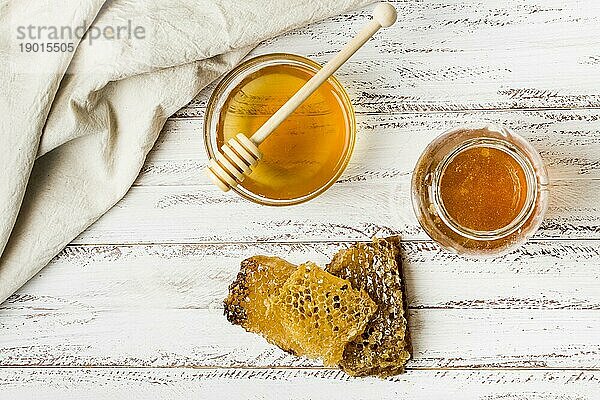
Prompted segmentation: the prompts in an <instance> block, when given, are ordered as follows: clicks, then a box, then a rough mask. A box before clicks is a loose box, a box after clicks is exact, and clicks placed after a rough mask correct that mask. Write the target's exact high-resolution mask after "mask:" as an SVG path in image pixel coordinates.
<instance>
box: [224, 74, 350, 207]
mask: <svg viewBox="0 0 600 400" xmlns="http://www.w3.org/2000/svg"><path fill="white" fill-rule="evenodd" d="M312 76H313V73H312V72H311V71H308V70H306V69H305V68H302V67H299V66H294V65H273V66H267V67H264V68H262V69H260V70H259V71H256V72H255V73H253V74H251V75H250V76H248V77H247V78H246V79H244V80H243V81H242V82H240V84H239V85H238V86H237V87H236V88H235V89H234V90H233V91H232V94H231V95H230V97H229V98H228V99H227V101H226V103H225V105H224V106H223V108H222V111H221V114H220V115H219V123H218V126H217V143H218V145H219V147H220V146H222V145H223V143H224V142H226V141H227V140H229V139H230V138H232V137H233V136H235V135H237V134H238V133H243V134H245V135H246V136H248V137H249V136H251V135H252V134H253V133H254V132H255V131H256V130H258V128H260V127H261V126H262V125H263V124H264V122H265V121H267V119H269V117H270V116H271V115H273V114H274V113H275V112H276V111H277V110H278V109H279V108H280V107H281V106H282V105H283V104H284V103H285V102H286V101H287V100H288V99H289V98H290V97H292V95H293V94H294V93H295V92H297V91H298V89H300V88H301V87H302V86H303V85H304V83H306V82H307V81H308V80H309V79H310V78H311V77H312ZM342 99H343V97H342V95H341V94H340V93H338V92H337V90H336V89H335V87H334V86H333V85H331V84H330V83H329V82H325V83H324V84H323V85H321V87H320V88H319V89H318V90H317V91H316V92H315V93H314V94H313V95H312V96H311V97H309V98H308V100H306V101H305V102H304V103H303V104H302V105H301V106H300V108H298V109H297V110H296V111H295V112H294V113H293V114H292V115H291V116H290V117H288V118H287V120H286V121H284V122H283V123H282V124H281V125H280V126H279V127H278V128H277V129H276V130H275V131H274V132H273V133H272V134H271V136H269V137H268V138H267V139H266V140H265V141H264V142H263V144H262V145H261V146H260V149H261V151H262V152H263V159H262V160H261V162H260V163H259V165H258V166H257V167H256V169H255V170H254V171H253V172H252V174H251V175H250V176H249V177H247V178H246V179H245V180H244V181H243V182H242V183H241V186H243V187H244V188H246V189H247V190H249V191H251V192H253V193H256V194H258V195H261V196H264V197H267V198H270V199H278V200H290V199H296V198H299V197H303V196H305V195H308V194H310V193H313V192H315V191H316V190H318V189H320V188H321V187H322V186H324V185H326V184H327V183H328V182H329V180H330V179H331V178H332V177H333V176H334V175H335V173H336V171H337V170H338V169H339V167H340V164H342V163H343V160H344V158H345V154H346V152H347V150H348V147H349V145H350V137H349V135H350V126H349V125H350V122H349V121H348V118H347V115H346V113H345V112H344V102H343V100H342Z"/></svg>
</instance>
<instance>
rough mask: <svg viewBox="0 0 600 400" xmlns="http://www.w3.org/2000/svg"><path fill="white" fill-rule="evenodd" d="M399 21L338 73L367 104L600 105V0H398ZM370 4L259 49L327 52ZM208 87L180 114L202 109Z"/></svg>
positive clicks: (432, 107)
mask: <svg viewBox="0 0 600 400" xmlns="http://www.w3.org/2000/svg"><path fill="white" fill-rule="evenodd" d="M395 4H396V6H397V8H398V10H399V18H398V22H397V23H396V24H395V25H394V26H393V27H391V28H390V29H389V30H387V31H386V32H382V33H380V34H379V35H378V36H377V37H376V38H375V39H374V40H373V41H371V42H369V43H367V45H366V47H365V48H363V49H362V50H361V51H360V52H359V53H358V54H357V55H356V56H355V57H354V58H352V59H351V60H350V61H349V62H348V64H346V65H344V67H343V68H342V69H340V71H338V72H337V74H336V75H337V76H338V77H339V78H340V80H341V81H342V83H343V84H344V85H345V86H346V87H347V88H348V91H349V92H350V94H351V98H352V101H353V103H354V105H355V107H356V109H357V111H359V112H370V113H373V112H375V113H388V112H392V113H393V112H405V111H445V110H465V109H469V110H472V109H475V110H480V109H505V108H510V109H521V108H527V109H531V108H572V107H577V108H581V107H598V106H599V105H600V68H598V66H599V65H600V40H599V39H598V38H599V37H600V4H599V3H598V2H597V1H594V0H585V1H583V0H581V1H564V0H545V1H521V0H507V1H500V0H492V1H471V2H464V1H458V0H427V1H413V0H405V1H397V2H395ZM366 18H368V12H363V13H360V14H356V13H351V14H348V15H345V16H340V17H337V18H334V19H332V20H328V21H326V22H323V23H320V24H313V25H311V26H309V27H306V28H303V29H301V30H298V31H295V32H292V33H290V34H288V35H283V36H281V37H278V38H275V39H273V40H270V41H268V42H267V43H266V44H265V45H263V46H260V47H259V48H258V49H257V50H256V51H255V52H254V54H262V53H269V52H274V51H282V52H295V53H298V54H301V55H307V56H310V57H313V58H315V59H316V60H317V61H320V62H322V63H323V62H325V61H326V60H328V59H329V58H331V57H332V54H334V53H335V52H337V50H339V48H340V47H341V46H342V45H343V44H344V43H345V42H347V41H348V39H349V38H350V37H352V36H353V34H354V33H355V32H356V31H357V29H358V28H359V27H360V26H361V24H362V23H363V22H364V20H365V19H366ZM208 94H209V92H208V91H205V92H203V93H202V94H201V95H200V96H199V97H198V98H197V99H196V101H194V102H192V103H191V104H190V106H188V107H186V108H184V109H182V110H181V111H180V112H179V113H178V115H180V116H193V115H201V114H202V113H203V108H204V106H205V105H206V100H207V95H208Z"/></svg>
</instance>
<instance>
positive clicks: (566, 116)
mask: <svg viewBox="0 0 600 400" xmlns="http://www.w3.org/2000/svg"><path fill="white" fill-rule="evenodd" d="M482 121H489V122H494V123H499V124H503V125H506V126H507V127H510V128H512V129H513V130H514V131H515V132H516V133H518V134H520V135H522V136H524V137H525V138H527V139H528V140H529V141H530V142H531V143H532V144H533V145H534V147H535V148H536V149H537V150H538V151H539V152H540V153H541V155H542V157H543V159H544V162H545V163H546V166H547V168H548V172H549V175H550V178H551V179H552V181H553V182H557V181H562V180H577V179H600V156H599V154H600V110H568V111H565V110H556V111H475V112H456V113H445V112H444V113H427V114H418V113H413V114H394V115H374V114H368V115H358V116H357V132H358V140H357V144H356V150H355V153H354V157H353V158H352V160H351V162H350V165H349V166H348V168H347V170H346V172H345V173H344V175H343V176H342V178H341V181H342V182H350V181H360V182H371V181H387V182H392V181H395V180H397V179H398V178H399V177H401V176H403V175H407V174H410V173H411V172H412V170H413V168H414V165H415V164H416V162H417V159H418V158H419V156H420V155H421V153H422V152H423V150H424V149H425V147H426V146H427V144H428V143H429V142H431V141H432V140H433V139H434V138H435V137H436V136H437V135H439V134H440V133H442V132H444V131H446V130H448V129H451V128H453V127H456V126H461V125H467V124H473V123H479V122H482ZM203 129H204V121H203V120H202V118H190V119H170V120H169V121H168V122H167V124H166V125H165V128H164V129H163V132H162V133H161V136H160V137H159V139H158V141H157V142H156V145H155V146H154V149H153V150H152V151H151V152H150V154H149V155H148V159H147V161H146V164H145V165H144V168H143V169H142V173H141V174H140V176H139V178H138V179H137V181H136V185H208V184H210V183H209V181H208V180H207V179H206V178H205V177H204V175H203V173H202V168H203V167H204V166H205V165H206V162H207V157H206V152H205V149H204V139H203Z"/></svg>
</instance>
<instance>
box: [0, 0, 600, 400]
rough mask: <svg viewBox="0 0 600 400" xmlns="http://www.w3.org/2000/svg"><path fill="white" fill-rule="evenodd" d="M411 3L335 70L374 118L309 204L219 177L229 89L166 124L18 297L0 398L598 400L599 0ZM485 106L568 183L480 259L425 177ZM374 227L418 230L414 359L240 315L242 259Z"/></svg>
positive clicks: (311, 250)
mask: <svg viewBox="0 0 600 400" xmlns="http://www.w3.org/2000/svg"><path fill="white" fill-rule="evenodd" d="M395 4H396V5H397V6H398V9H399V11H400V16H399V23H398V24H396V26H395V27H394V28H393V29H392V30H391V31H388V32H387V33H386V34H385V35H384V34H382V35H379V36H378V37H377V38H376V39H375V40H373V41H372V42H369V43H368V44H367V46H366V48H365V49H363V51H361V52H360V53H359V54H357V56H356V57H355V58H353V59H352V60H351V61H350V63H349V64H347V65H345V66H344V67H343V68H342V69H341V70H340V71H339V73H338V74H337V75H338V77H339V79H340V80H341V81H342V82H343V84H344V85H345V86H346V87H347V89H348V91H349V93H350V95H351V98H352V100H353V103H354V105H355V108H356V110H357V113H358V116H357V120H358V132H359V140H358V143H357V150H356V153H355V155H354V157H353V159H352V161H351V163H350V165H349V167H348V169H347V171H346V173H345V174H344V175H343V176H342V178H341V179H340V182H338V183H337V184H336V185H334V186H333V187H332V188H331V189H330V190H329V191H328V192H327V193H326V194H325V195H323V196H322V197H320V198H318V199H316V200H314V201H312V202H310V203H307V204H305V205H302V206H297V207H290V208H267V207H259V206H257V205H254V204H251V203H248V202H245V201H243V200H241V199H239V198H237V197H235V196H231V195H222V194H221V193H219V192H218V191H217V190H216V189H214V188H213V187H212V186H210V185H209V184H208V183H207V181H206V180H205V179H204V178H203V177H202V175H201V173H200V167H201V166H203V165H204V163H205V162H206V157H205V155H204V149H203V139H202V117H203V114H204V110H205V107H206V101H207V99H208V97H209V95H210V93H211V90H212V88H213V87H214V85H213V86H211V87H209V88H207V89H206V90H204V91H202V92H201V93H200V94H199V96H198V97H197V98H196V99H195V100H194V101H193V102H192V103H191V104H190V105H189V106H187V107H185V108H184V109H182V110H181V111H180V112H178V113H177V114H176V115H175V116H174V118H171V119H170V120H169V122H168V123H167V125H166V126H165V129H164V131H163V134H162V135H161V138H160V139H159V141H158V143H157V145H156V146H155V149H154V150H153V151H152V152H151V153H150V155H149V157H148V161H147V163H146V165H145V166H144V169H143V171H142V174H141V175H140V177H139V178H138V180H137V182H136V184H135V187H134V188H133V189H132V190H131V191H130V193H129V194H128V195H127V196H126V198H125V199H124V200H123V201H122V202H121V203H119V204H118V205H117V206H116V207H115V208H114V209H113V210H111V211H110V212H109V213H108V214H107V215H106V216H105V217H103V218H102V219H101V220H100V221H99V222H98V223H97V224H95V225H94V226H93V227H92V228H90V229H89V230H88V231H86V232H84V233H83V234H82V235H81V236H80V237H79V238H78V239H76V240H75V242H74V243H73V244H72V245H71V246H69V247H68V248H67V249H65V251H63V252H62V253H61V254H60V255H59V256H58V257H57V258H56V259H55V260H54V261H53V262H52V263H51V265H50V266H49V267H48V268H46V269H44V270H43V271H42V272H41V273H40V274H39V275H40V276H38V277H36V278H35V279H33V280H32V281H31V282H30V283H29V284H28V285H26V286H25V287H24V288H23V289H22V290H20V291H19V292H18V293H17V294H15V295H14V296H12V297H11V298H10V299H9V300H8V301H7V302H6V303H5V304H3V305H1V306H0V398H1V399H4V398H7V399H13V398H15V399H21V398H23V399H27V398H35V399H46V398H48V399H50V398H61V399H69V398H77V399H80V398H90V399H100V398H111V399H113V398H125V397H126V398H128V399H130V398H132V397H134V398H137V397H140V398H148V397H151V398H169V399H171V398H188V397H190V395H191V396H192V397H198V398H205V397H206V398H222V397H225V396H226V397H227V398H232V399H235V398H244V399H246V398H273V397H277V398H294V399H304V398H306V399H314V398H328V399H336V398H340V399H341V398H344V399H364V398H373V397H375V398H378V399H387V398H390V399H391V398H394V399H396V398H402V397H404V398H414V399H438V398H439V399H441V398H444V399H445V398H464V399H486V400H490V399H498V400H499V399H515V400H516V399H548V400H549V399H553V400H554V399H559V400H566V399H569V400H575V399H597V398H598V397H599V396H600V377H599V376H598V371H599V370H600V340H598V338H600V314H599V311H600V279H599V275H600V269H599V268H598V266H599V265H600V68H598V67H599V66H600V3H598V2H597V1H594V0H580V1H570V2H567V1H564V0H546V1H533V0H529V1H522V0H505V1H500V0H493V1H472V2H466V3H465V2H462V1H458V0H423V1H414V0H405V1H396V2H395ZM368 14H369V12H368V11H359V12H354V13H350V14H347V15H343V16H339V17H336V18H333V19H330V20H328V21H324V22H321V23H317V24H313V25H311V26H309V27H305V28H303V29H300V30H297V31H294V32H290V33H289V34H286V35H283V36H282V37H279V38H275V39H273V40H269V41H267V42H266V43H264V44H263V45H261V46H260V47H259V48H258V49H256V50H255V51H254V52H253V54H255V55H256V54H263V53H269V52H274V51H284V52H293V53H298V54H302V55H307V56H310V57H312V58H314V59H316V60H318V61H321V62H324V61H326V60H327V59H329V58H330V56H331V54H333V53H334V52H335V51H336V50H337V49H338V48H339V47H340V46H341V44H342V43H344V42H345V41H346V40H347V39H348V38H349V37H350V36H351V35H352V34H353V32H354V31H355V30H356V29H357V28H358V27H359V26H360V25H362V23H363V21H364V19H365V18H366V17H367V15H368ZM482 120H487V121H492V122H498V123H502V124H505V125H507V126H509V127H511V128H513V129H514V130H515V131H516V132H517V133H520V134H522V135H523V136H525V137H526V138H528V139H529V140H530V141H531V142H532V143H533V145H534V146H535V147H536V148H537V149H538V150H539V151H540V153H541V154H542V157H543V158H544V161H545V162H546V164H547V166H548V169H549V172H550V177H551V181H552V185H551V205H550V210H549V214H548V218H547V220H546V221H545V222H544V225H543V227H542V229H541V230H540V232H538V234H537V235H536V238H535V240H533V241H531V242H529V243H527V244H526V245H525V246H523V247H522V248H520V249H518V250H516V251H515V252H513V253H511V254H509V255H507V256H504V257H500V258H497V259H492V260H485V261H476V260H472V259H466V258H462V257H458V256H454V255H451V254H449V253H447V252H444V251H443V250H441V249H440V248H439V247H438V246H437V245H435V244H433V243H432V242H431V241H429V240H428V239H427V237H426V236H425V235H424V233H423V232H422V230H421V229H420V228H419V227H418V225H417V223H416V221H415V219H414V216H413V214H412V211H411V207H410V203H409V197H408V193H409V182H410V172H411V170H412V167H413V165H414V163H415V161H416V159H417V157H418V155H419V154H420V153H421V151H422V150H423V148H424V147H425V146H426V145H427V143H428V142H429V141H430V140H431V139H432V138H433V137H435V136H436V135H437V134H439V133H440V132H442V131H444V130H446V129H448V128H450V127H453V126H456V125H458V124H465V123H471V122H477V121H482ZM224 215H230V217H229V218H224V217H223V216H224ZM375 234H377V235H380V236H381V235H388V234H401V235H402V237H403V239H404V240H405V241H404V242H403V248H404V254H403V256H404V259H405V264H406V266H405V267H406V279H407V286H408V293H409V304H410V311H409V316H410V325H411V329H412V332H413V340H414V347H415V358H414V360H412V361H411V362H410V365H409V371H408V373H407V374H405V375H403V376H400V377H395V378H392V379H390V380H386V381H382V380H378V379H358V380H357V379H352V378H349V377H347V376H346V375H344V374H343V373H341V372H338V371H334V370H328V369H322V368H321V367H320V366H319V364H318V363H316V362H314V361H309V360H305V359H299V358H296V357H293V356H290V355H287V354H285V353H283V352H282V351H280V350H278V349H277V348H275V347H273V346H271V345H269V344H267V343H266V342H265V341H264V340H262V339H261V338H260V337H256V336H254V335H251V334H247V333H245V332H244V331H243V330H242V329H241V328H238V327H234V326H231V325H229V324H228V323H227V321H226V320H225V319H224V317H223V316H222V315H221V314H222V310H221V301H222V299H223V297H224V295H225V293H226V290H227V285H228V284H229V282H230V281H231V280H232V279H233V277H234V276H235V274H236V273H237V270H238V268H239V261H240V260H241V259H243V258H245V257H248V256H250V255H253V254H256V253H263V254H275V255H280V256H284V257H287V258H289V259H290V260H292V261H296V262H301V261H305V260H307V259H311V260H314V261H318V262H321V263H324V262H325V261H326V260H327V259H328V258H329V257H330V256H331V255H332V254H333V253H334V252H335V251H336V250H337V249H338V248H339V247H341V246H345V245H347V244H348V242H349V241H353V240H368V239H369V238H370V236H372V235H375Z"/></svg>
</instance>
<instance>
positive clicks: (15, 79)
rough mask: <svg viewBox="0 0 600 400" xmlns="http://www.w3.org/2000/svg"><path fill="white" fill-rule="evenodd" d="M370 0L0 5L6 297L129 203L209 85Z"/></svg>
mask: <svg viewBox="0 0 600 400" xmlns="http://www.w3.org/2000/svg"><path fill="white" fill-rule="evenodd" d="M371 1H372V0H278V1H268V0H246V1H244V2H240V1H235V0H201V1H198V0H195V1H192V0H175V1H174V0H152V1H150V0H117V1H103V0H60V1H59V0H50V1H44V2H39V1H37V0H8V1H4V0H0V112H1V113H2V116H3V117H2V119H0V171H1V172H0V254H1V256H0V302H3V301H4V300H5V299H6V298H8V296H10V295H11V294H12V293H14V292H15V291H16V290H17V289H18V288H19V287H21V286H22V285H23V284H24V283H25V282H27V281H28V280H29V279H30V278H31V277H33V276H34V275H35V274H36V273H37V272H39V270H40V269H41V268H43V267H44V266H45V265H46V264H48V262H50V260H52V258H53V257H54V256H55V255H56V254H58V253H59V252H60V251H61V250H62V249H63V248H64V247H65V246H66V245H67V244H68V243H69V242H70V241H72V240H73V239H74V238H76V237H77V235H79V234H80V233H81V232H82V231H83V230H85V229H86V228H87V227H88V226H90V225H91V224H92V223H93V222H94V221H96V220H97V219H98V218H99V217H100V216H101V215H102V214H104V213H105V212H106V211H107V210H109V209H110V208H111V207H112V206H113V205H114V204H116V203H117V202H118V201H119V200H120V199H121V198H122V197H123V196H124V195H125V193H126V192H127V191H128V189H129V188H130V186H131V185H132V184H133V182H134V180H135V179H136V177H137V175H138V174H139V171H140V169H141V167H142V165H143V163H144V160H145V157H146V155H147V154H148V152H149V151H150V149H151V148H152V146H153V144H154V142H155V140H156V138H157V137H158V135H159V133H160V131H161V129H162V127H163V125H164V123H165V121H166V119H167V118H168V117H169V116H170V115H172V114H173V113H174V112H176V111H177V110H178V109H180V108H181V107H183V106H185V105H186V104H187V103H189V102H190V101H191V100H192V99H193V98H194V97H195V96H196V95H197V93H198V92H199V91H200V90H201V89H202V88H203V87H205V86H206V85H208V84H209V83H210V82H212V81H213V80H215V79H217V78H218V77H219V76H220V75H222V74H223V73H225V72H227V71H229V70H230V69H232V68H233V67H234V66H235V65H236V64H238V63H239V62H240V61H241V60H242V59H243V58H244V56H246V55H247V53H248V52H249V51H250V50H251V49H252V48H253V47H254V46H256V45H257V44H258V43H259V42H261V41H262V40H265V39H267V38H270V37H273V36H276V35H278V34H281V33H283V32H285V31H287V30H290V29H294V28H297V27H299V26H302V25H305V24H308V23H311V22H314V21H317V20H320V19H324V18H327V17H330V16H333V15H336V14H339V13H342V12H345V11H348V10H351V9H354V8H358V7H360V6H364V5H366V4H368V3H370V2H371ZM29 27H33V29H29ZM40 27H45V29H43V30H42V31H40V30H39V28H40ZM53 27H55V28H58V31H60V34H61V35H63V36H61V37H60V38H58V39H57V38H56V36H51V33H52V28H53ZM126 27H129V28H130V29H129V31H127V32H126V30H125V28H126ZM78 28H79V29H80V31H81V32H87V33H85V36H83V38H80V37H79V36H77V35H74V34H72V33H73V32H76V30H77V29H78ZM121 28H123V29H122V30H121ZM136 28H137V32H134V29H136ZM117 31H119V33H122V36H120V37H118V38H115V34H116V32H117ZM69 33H71V36H70V37H68V38H65V37H64V35H69ZM33 36H39V37H36V38H34V37H33ZM36 42H37V43H38V44H40V43H41V45H43V46H46V45H47V43H51V45H53V44H52V43H59V49H65V48H66V47H64V46H66V45H67V44H69V43H71V44H72V45H73V52H70V51H62V50H61V51H51V52H44V51H39V47H38V48H37V49H38V51H33V49H34V48H32V47H31V45H32V43H36ZM60 43H64V45H63V47H62V48H61V47H60ZM28 46H29V47H28ZM27 48H29V49H30V50H31V51H27ZM198 140H201V135H199V138H198Z"/></svg>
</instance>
